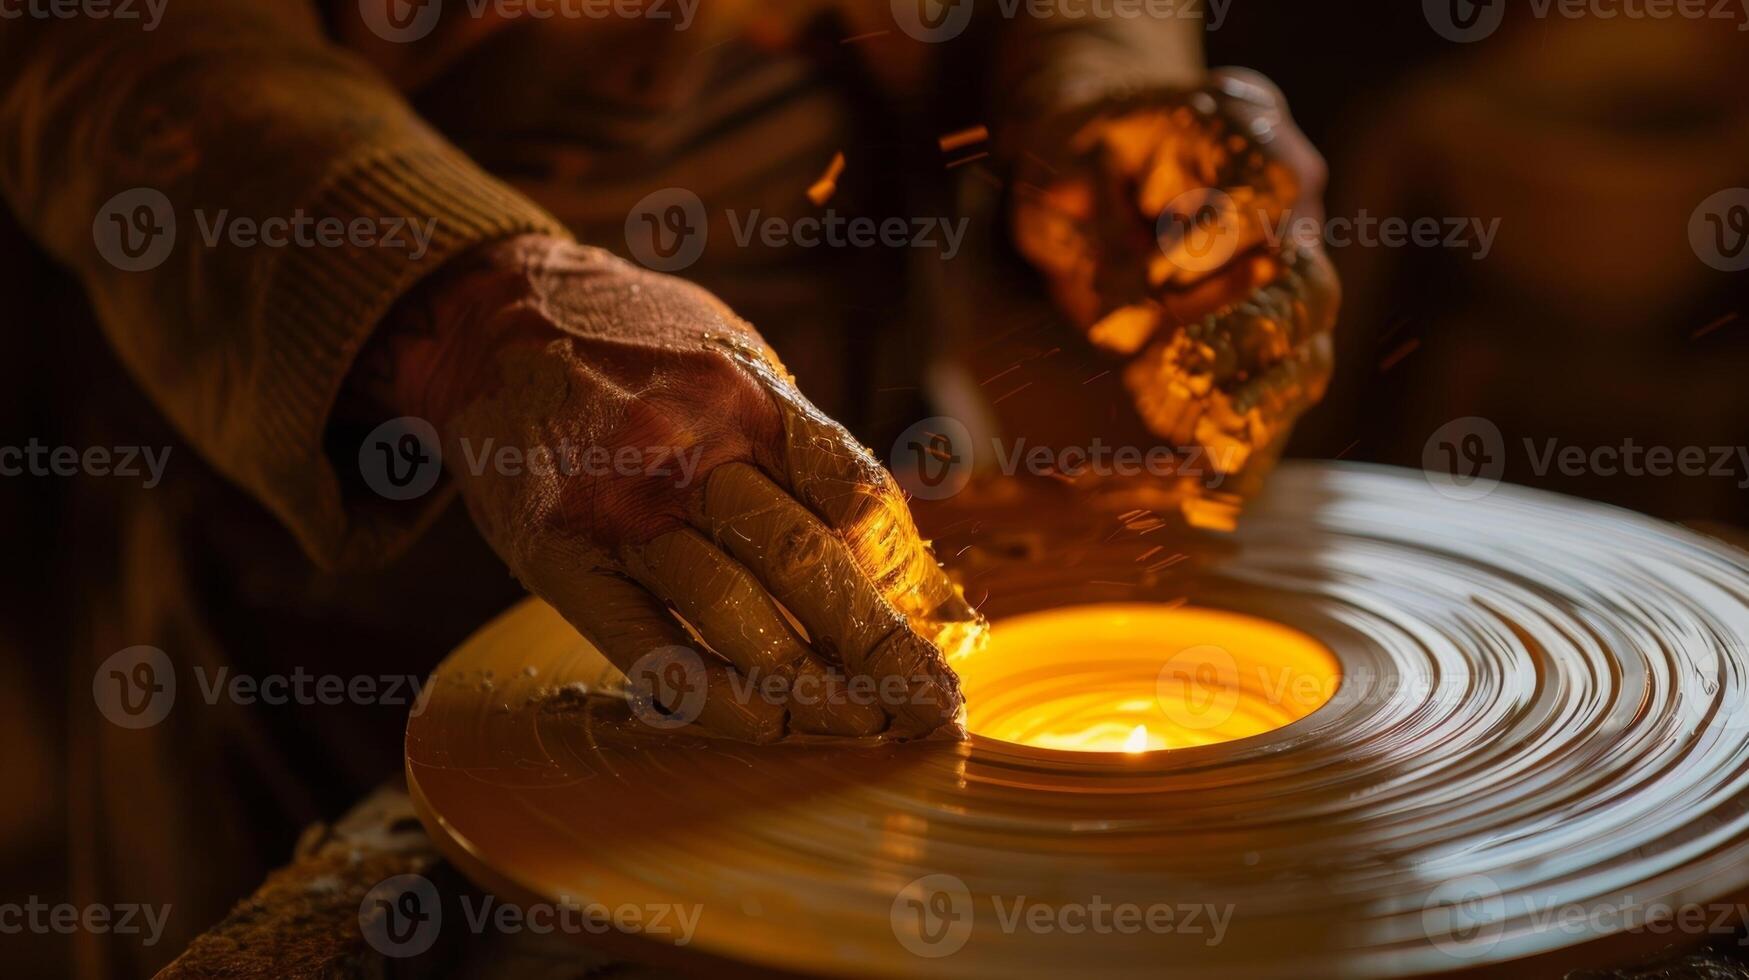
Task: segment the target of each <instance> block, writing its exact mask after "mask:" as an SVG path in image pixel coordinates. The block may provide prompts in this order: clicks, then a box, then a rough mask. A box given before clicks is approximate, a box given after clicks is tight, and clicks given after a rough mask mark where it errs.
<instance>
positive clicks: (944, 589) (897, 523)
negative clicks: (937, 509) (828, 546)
mask: <svg viewBox="0 0 1749 980" xmlns="http://www.w3.org/2000/svg"><path fill="white" fill-rule="evenodd" d="M779 404H780V406H781V410H782V412H783V415H784V434H785V440H786V447H785V454H784V458H783V461H782V462H783V465H784V476H785V477H786V478H787V479H786V480H785V482H786V483H787V486H788V489H789V491H790V493H791V494H792V495H793V496H794V497H795V499H796V500H797V501H799V502H801V503H802V504H803V505H804V506H806V507H807V508H808V509H809V510H811V511H813V513H814V514H815V516H817V517H819V518H820V519H821V520H822V521H824V522H825V523H826V525H827V526H828V527H830V528H832V529H833V530H835V531H837V532H838V534H839V536H840V537H841V538H842V539H843V541H844V544H845V547H846V548H847V549H848V550H849V552H850V557H851V559H852V560H853V561H854V562H855V563H856V566H857V568H859V569H861V571H862V573H863V575H865V576H866V577H867V579H868V580H869V581H870V582H872V583H873V584H874V586H875V588H876V589H877V590H878V591H879V592H880V594H881V596H882V597H884V598H885V599H886V600H887V601H888V602H890V603H892V605H893V606H894V607H895V608H897V609H898V610H899V611H900V612H901V613H903V614H905V615H906V616H907V617H908V618H910V620H911V621H912V623H913V625H914V626H916V627H917V629H918V631H919V632H922V633H923V634H924V635H925V636H927V637H928V638H929V639H931V640H933V641H934V642H935V643H936V644H938V645H939V646H940V647H941V648H942V651H943V653H945V654H947V655H948V656H949V657H952V656H953V655H955V654H956V653H959V652H960V651H962V650H963V649H965V648H966V647H967V646H968V645H969V644H972V643H975V642H976V641H977V640H978V639H980V638H981V637H982V635H983V632H984V627H983V620H982V617H980V616H979V615H978V613H977V611H976V610H975V609H973V608H972V606H971V604H970V603H968V602H966V600H965V598H964V597H963V596H961V594H960V591H959V590H958V589H957V588H955V587H954V584H953V582H952V581H951V580H950V579H949V578H948V576H947V573H946V572H945V571H944V570H943V569H942V567H941V565H940V563H939V562H937V561H936V560H935V554H934V552H933V550H932V549H931V548H930V547H929V544H928V543H927V542H925V541H924V540H923V538H922V536H921V535H919V534H918V533H917V524H916V522H915V521H914V520H913V519H912V517H911V508H910V506H909V505H907V504H906V502H905V496H904V494H903V492H901V491H900V489H899V485H898V483H897V482H895V481H894V480H893V476H892V474H891V473H888V472H887V469H886V467H884V466H882V465H881V464H880V461H879V460H877V459H875V457H874V454H873V453H871V452H869V451H868V450H867V449H866V448H864V447H863V446H862V445H860V444H858V443H857V442H856V440H855V439H853V438H852V437H851V435H850V433H849V432H847V431H845V429H844V428H843V427H842V426H840V425H839V424H838V423H836V422H833V421H832V420H830V419H828V418H826V417H825V416H824V415H821V414H820V413H819V412H818V411H817V410H815V409H814V408H813V407H812V406H811V405H805V404H796V403H794V402H792V401H790V400H788V399H782V398H780V399H779Z"/></svg>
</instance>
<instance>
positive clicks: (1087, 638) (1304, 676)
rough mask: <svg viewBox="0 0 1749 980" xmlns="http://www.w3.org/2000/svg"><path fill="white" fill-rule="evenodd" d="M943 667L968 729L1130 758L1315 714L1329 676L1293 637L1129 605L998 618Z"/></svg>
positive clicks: (1208, 615) (1332, 677)
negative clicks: (958, 693)
mask: <svg viewBox="0 0 1749 980" xmlns="http://www.w3.org/2000/svg"><path fill="white" fill-rule="evenodd" d="M954 668H955V669H956V670H957V671H958V672H959V675H960V681H961V683H962V684H963V685H964V689H965V693H966V724H967V727H968V728H969V729H970V730H971V731H972V732H974V733H976V734H979V735H983V736H986V737H988V738H995V739H1000V740H1002V741H1007V742H1019V743H1021V744H1024V745H1031V746H1036V747H1039V748H1046V749H1058V750H1062V751H1071V752H1126V753H1132V754H1135V753H1141V752H1151V751H1154V750H1157V749H1176V748H1186V747H1189V746H1194V745H1208V744H1212V743H1215V742H1225V741H1229V740H1231V739H1236V738H1245V737H1247V736H1251V735H1258V734H1262V733H1263V732H1267V731H1272V730H1274V729H1276V728H1280V727H1282V726H1283V725H1286V724H1289V723H1290V722H1293V721H1297V720H1298V719H1300V718H1303V717H1305V716H1306V715H1309V714H1311V713H1312V712H1313V711H1316V710H1317V709H1318V708H1320V707H1322V706H1323V705H1324V703H1325V702H1327V701H1329V700H1330V697H1331V695H1333V694H1334V693H1335V690H1336V685H1337V683H1338V682H1339V680H1340V677H1341V671H1340V668H1339V667H1338V665H1337V663H1336V659H1335V657H1334V656H1332V655H1331V653H1330V652H1329V651H1328V650H1327V649H1325V647H1324V646H1323V645H1322V644H1320V643H1319V642H1317V641H1316V640H1314V639H1312V638H1311V637H1309V636H1306V635H1305V634H1303V633H1301V632H1299V631H1297V630H1294V629H1290V628H1288V627H1286V626H1282V625H1279V624H1277V623H1271V622H1268V621H1266V620H1262V619H1257V618H1254V617H1251V616H1245V615H1241V614H1238V613H1231V612H1225V611H1220V610H1213V609H1194V608H1185V607H1179V608H1167V607H1163V606H1157V605H1145V604H1139V603H1136V604H1109V605H1090V606H1073V607H1069V608H1065V609H1056V610H1049V611H1046V612H1038V613H1029V614H1027V615H1023V616H1015V617H1012V618H1009V619H1004V620H1001V621H999V622H997V623H996V624H995V625H994V626H993V627H992V629H991V635H990V642H989V645H988V646H987V647H986V648H985V649H983V650H982V651H979V652H978V653H975V654H970V655H967V656H965V657H963V658H958V659H956V660H955V661H954Z"/></svg>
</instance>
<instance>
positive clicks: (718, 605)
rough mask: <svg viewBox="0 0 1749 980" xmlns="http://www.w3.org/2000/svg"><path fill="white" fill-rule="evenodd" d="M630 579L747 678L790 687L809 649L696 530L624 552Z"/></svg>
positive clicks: (743, 573)
mask: <svg viewBox="0 0 1749 980" xmlns="http://www.w3.org/2000/svg"><path fill="white" fill-rule="evenodd" d="M625 552H626V553H625V555H624V556H623V560H624V562H625V567H626V572H627V573H628V574H629V575H631V577H632V578H633V579H635V580H637V582H638V583H639V584H641V585H643V586H644V587H645V588H646V589H648V590H649V591H650V592H652V593H654V594H655V595H656V597H657V598H659V599H662V600H664V601H666V602H667V603H668V604H669V605H670V606H673V607H674V609H675V611H677V612H679V613H680V615H681V617H682V618H683V619H685V620H686V621H687V622H688V623H690V624H691V625H692V628H693V629H695V630H697V631H698V635H699V636H701V637H703V638H704V641H705V642H706V643H707V644H709V645H710V648H711V649H712V650H714V651H716V652H717V653H718V654H721V655H722V657H723V658H724V659H725V660H727V661H729V663H731V664H733V665H734V666H735V669H736V670H738V671H740V672H741V673H742V674H745V675H747V676H748V677H750V678H753V679H754V680H756V681H760V682H764V681H766V680H767V679H769V678H773V677H775V678H778V680H779V682H780V683H784V684H787V682H788V680H789V678H790V677H791V676H792V675H793V674H794V673H795V670H796V668H797V666H798V665H800V663H801V662H802V661H803V660H805V659H807V657H808V648H807V646H806V645H805V644H804V643H803V642H802V638H801V637H799V636H797V635H796V633H795V631H794V630H793V629H791V628H790V625H789V623H788V622H787V621H785V620H784V618H783V614H782V613H781V612H779V611H778V609H777V607H776V606H775V605H774V604H773V603H772V600H771V596H769V595H768V594H767V593H766V591H765V588H764V587H763V586H761V585H760V584H759V582H758V580H757V579H755V578H754V577H753V576H752V575H751V574H750V573H749V572H748V571H747V569H746V568H745V567H743V566H742V565H741V564H740V563H738V562H736V561H735V560H734V559H733V558H730V557H729V556H728V555H726V554H724V553H723V552H722V551H721V549H719V548H717V546H716V545H714V544H711V543H710V542H709V541H707V540H705V537H704V535H702V534H699V533H698V532H697V531H695V530H693V529H691V528H680V529H677V530H673V531H668V532H665V533H663V534H660V535H658V536H656V537H655V538H652V539H651V540H649V541H646V542H644V543H643V544H641V545H637V546H635V547H630V548H626V549H625Z"/></svg>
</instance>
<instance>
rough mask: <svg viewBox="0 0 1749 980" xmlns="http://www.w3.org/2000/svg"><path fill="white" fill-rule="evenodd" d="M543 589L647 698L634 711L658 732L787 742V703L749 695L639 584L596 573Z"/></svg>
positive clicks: (571, 576) (636, 693) (637, 692)
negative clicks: (693, 730)
mask: <svg viewBox="0 0 1749 980" xmlns="http://www.w3.org/2000/svg"><path fill="white" fill-rule="evenodd" d="M541 585H542V587H541V588H540V589H539V590H538V591H539V592H540V594H541V595H542V597H543V598H545V599H546V600H547V602H548V603H550V604H551V605H552V606H553V608H555V609H557V610H558V611H559V613H560V615H562V616H564V617H565V619H566V620H568V621H569V622H570V623H571V625H572V626H574V627H576V628H577V631H578V632H579V633H581V634H583V636H584V637H585V638H586V639H588V640H589V642H591V643H593V644H594V645H595V647H596V648H597V649H599V650H600V651H601V652H602V654H603V655H604V656H605V657H607V659H608V661H609V662H611V663H612V664H613V665H614V666H615V667H618V668H619V669H620V670H621V671H622V672H623V673H625V675H626V679H627V681H628V683H629V685H630V687H631V689H632V692H633V697H634V701H636V700H637V699H638V698H639V697H640V696H643V697H647V698H648V701H646V702H644V703H643V704H641V705H640V704H634V707H633V710H634V714H637V715H638V716H639V718H640V719H641V720H643V721H645V722H646V723H647V724H650V725H651V726H652V727H654V728H657V729H660V730H670V729H672V730H682V729H685V728H686V727H687V726H688V725H697V726H698V727H699V728H701V729H703V730H705V731H708V732H709V733H711V734H713V735H718V736H722V737H725V738H733V739H739V740H741V741H746V742H760V743H763V742H770V741H774V740H776V739H778V738H781V737H783V734H784V730H785V729H784V707H783V705H782V704H781V703H774V702H772V701H770V700H767V699H766V698H763V697H760V696H757V694H754V695H751V696H747V694H748V690H747V688H746V686H745V684H744V683H742V682H740V679H739V678H737V677H736V675H735V674H734V673H733V671H732V670H731V668H730V667H729V666H728V665H727V664H724V663H722V662H721V661H718V660H716V659H715V658H714V657H711V656H709V655H707V654H705V653H701V652H700V651H698V650H697V644H695V643H694V642H693V641H692V638H691V637H689V636H688V635H687V634H686V631H685V630H683V629H681V627H680V624H679V623H677V622H675V620H674V617H673V615H672V614H671V613H669V611H668V608H667V607H666V606H665V605H663V604H662V602H661V601H660V600H658V599H657V598H656V597H655V596H653V595H651V594H650V593H649V592H648V591H646V590H645V589H643V588H642V587H640V586H639V585H638V584H637V583H635V582H632V581H630V580H629V579H626V578H623V577H621V576H619V575H617V574H614V573H611V572H602V571H590V572H581V573H572V574H569V575H565V576H561V577H557V578H556V580H555V581H554V582H552V583H547V582H543V583H541ZM651 702H653V704H652V703H651ZM652 707H655V708H657V709H658V710H654V711H652V710H650V709H651V708H652Z"/></svg>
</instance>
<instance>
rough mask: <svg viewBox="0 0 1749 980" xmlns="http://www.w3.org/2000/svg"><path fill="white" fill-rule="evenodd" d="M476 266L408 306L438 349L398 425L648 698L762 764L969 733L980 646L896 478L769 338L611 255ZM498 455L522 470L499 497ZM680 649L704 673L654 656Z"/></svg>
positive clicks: (425, 347) (416, 379) (555, 250)
mask: <svg viewBox="0 0 1749 980" xmlns="http://www.w3.org/2000/svg"><path fill="white" fill-rule="evenodd" d="M470 258H471V260H472V261H467V260H464V262H463V263H461V264H460V267H459V268H454V269H451V270H446V271H445V272H444V273H441V274H440V276H439V277H438V281H437V282H434V283H431V284H428V285H427V286H426V287H422V289H421V290H420V292H419V293H417V294H416V295H415V296H414V297H410V298H409V301H407V302H404V303H403V307H404V308H406V307H409V306H411V308H412V310H413V313H412V314H411V315H413V316H414V317H416V318H419V319H422V320H424V321H425V323H424V325H423V326H424V328H425V329H424V330H423V331H421V330H420V328H419V327H415V328H413V332H414V333H419V332H423V333H425V334H426V335H427V336H429V337H431V338H432V340H431V341H430V342H429V343H424V344H413V345H410V347H411V349H412V350H415V351H417V353H409V354H403V355H400V356H399V360H400V362H401V364H400V367H399V369H398V371H397V373H398V374H400V375H404V376H405V378H407V379H411V380H409V381H403V382H398V383H397V384H396V385H395V387H396V389H397V390H398V391H400V392H401V394H400V395H399V396H397V398H396V401H397V403H398V404H399V405H400V406H401V407H403V408H404V409H405V411H404V414H420V415H423V416H424V417H426V418H428V419H430V420H431V421H432V422H434V423H435V424H436V425H437V426H438V429H439V431H440V433H441V435H442V438H443V441H444V445H443V451H444V458H445V461H446V464H447V466H448V469H449V470H450V472H451V474H452V476H454V477H455V478H456V479H457V480H458V482H459V483H460V486H461V493H462V496H463V497H464V498H465V499H466V501H467V504H468V509H469V511H470V512H471V513H472V515H473V517H474V520H475V522H476V523H477V524H478V526H479V528H480V529H481V531H482V532H483V533H484V535H485V537H486V539H487V540H488V541H489V542H490V543H491V544H492V546H493V547H494V548H495V549H496V550H497V552H498V554H499V555H500V556H502V557H503V558H504V560H505V562H507V563H508V564H509V566H510V568H511V570H512V571H513V572H515V574H516V575H517V576H518V577H519V578H520V579H521V580H522V582H523V583H524V584H525V585H526V586H527V587H528V588H529V589H530V590H531V591H532V592H534V593H536V594H537V595H539V596H541V597H542V598H544V599H546V600H547V601H548V602H549V603H551V604H552V605H553V606H554V607H555V608H556V609H557V610H558V611H559V612H560V613H561V614H563V615H564V616H565V618H566V619H567V620H569V621H570V622H571V623H572V625H574V626H576V627H577V629H578V630H579V631H580V632H582V633H583V635H585V636H586V637H588V638H589V639H590V640H591V641H592V642H594V643H595V644H596V645H597V646H598V647H599V648H600V649H601V650H602V652H603V653H605V654H606V655H607V657H608V658H609V659H610V660H612V661H613V662H614V663H615V664H616V665H617V666H619V667H620V668H621V669H622V670H624V671H626V673H627V674H628V676H629V677H630V679H631V681H632V684H633V688H634V690H638V689H640V688H642V689H644V690H645V691H646V693H650V694H653V696H654V698H655V700H656V701H657V702H659V703H661V704H662V707H663V709H665V710H667V711H671V712H673V713H674V714H675V715H677V716H679V720H683V721H691V720H696V722H697V724H698V725H699V726H700V727H701V728H703V729H706V730H708V731H711V732H714V733H716V734H721V735H728V736H731V737H737V738H742V739H747V740H752V741H769V740H771V739H775V738H778V737H781V736H782V735H784V734H785V733H786V732H807V733H819V734H840V735H869V734H874V733H877V732H888V733H891V734H894V735H898V736H907V735H921V734H925V733H928V732H932V731H934V730H936V729H938V728H941V727H942V726H944V725H946V724H948V723H950V722H951V721H952V720H953V719H954V718H955V715H956V713H957V711H958V709H959V707H960V694H959V689H958V682H957V679H956V678H955V677H954V675H953V673H952V671H951V670H949V669H948V667H947V666H946V663H945V662H944V659H943V654H942V649H943V648H954V647H956V646H957V645H959V644H961V643H963V642H969V641H970V640H971V639H972V638H973V637H975V636H976V635H977V633H978V632H979V631H980V630H981V623H979V621H978V619H977V616H976V614H975V613H974V612H973V611H972V610H971V608H970V607H969V606H968V605H967V604H966V603H965V601H964V600H963V599H962V598H961V597H960V596H959V595H958V593H956V592H955V590H954V587H953V586H952V584H950V583H949V582H948V580H947V577H946V576H945V575H944V574H943V572H942V570H941V569H940V567H939V566H938V565H937V564H936V563H935V560H934V557H933V555H931V553H930V552H929V549H928V547H927V546H926V545H925V544H924V542H923V541H922V540H921V539H920V538H919V537H918V535H917V531H916V528H915V526H914V525H913V523H912V520H911V515H910V512H909V510H908V509H907V507H906V505H905V501H904V499H903V497H902V496H901V495H900V493H899V491H898V488H897V487H896V486H895V485H894V483H893V481H892V478H891V477H890V476H889V475H888V474H887V472H886V470H884V469H883V468H882V467H881V466H880V465H879V463H877V462H876V461H875V460H874V458H873V457H872V456H871V455H870V454H869V453H868V452H867V451H866V450H865V449H863V448H862V447H861V446H860V445H859V444H858V443H857V442H856V441H855V440H854V439H852V438H851V436H850V435H849V434H848V433H847V432H846V431H845V430H844V429H843V428H841V427H840V426H839V425H838V424H837V423H835V422H833V421H831V420H830V419H828V418H826V417H825V416H823V415H822V414H820V412H819V410H818V409H816V408H814V407H813V406H812V405H810V404H809V403H808V401H807V400H806V399H805V398H803V397H802V395H801V394H800V393H799V392H798V391H796V389H795V387H794V386H793V385H792V384H791V383H790V380H789V378H788V376H787V375H786V374H785V372H784V370H783V368H782V366H781V365H780V364H779V363H778V361H777V358H776V356H775V355H774V354H773V353H772V352H771V351H770V350H769V349H768V348H767V347H766V346H765V344H764V342H763V341H762V340H761V339H760V337H759V334H758V333H757V332H755V331H754V330H753V328H752V327H751V326H749V325H748V324H747V323H745V322H743V321H742V320H740V319H738V318H737V317H736V316H735V315H734V314H733V313H731V312H730V311H729V310H728V309H727V308H726V307H724V306H723V304H722V303H721V302H720V301H719V300H717V299H716V298H715V297H713V296H711V295H710V294H709V293H707V292H706V291H704V290H702V289H699V288H698V287H696V286H693V285H691V284H690V283H687V282H684V281H682V280H679V279H675V278H672V277H670V276H665V275H659V274H656V273H652V272H648V271H646V270H643V269H640V268H638V267H635V266H632V265H630V264H628V263H626V262H623V261H620V260H619V259H617V258H614V257H613V256H611V255H609V254H608V253H606V252H603V251H601V250H599V249H594V248H586V247H581V246H578V245H574V244H571V243H569V242H564V241H560V240H556V239H550V238H542V237H535V236H530V237H524V238H519V239H514V240H511V241H509V242H504V243H501V244H499V245H496V246H492V247H490V248H488V249H486V250H484V252H483V253H481V254H477V255H475V256H472V257H470ZM499 447H514V448H516V449H519V450H521V452H522V454H523V455H524V456H526V457H527V459H528V462H527V463H526V464H525V465H523V466H520V467H517V468H516V469H515V471H504V470H503V468H502V467H499V466H496V465H494V464H493V463H492V462H491V457H489V456H485V455H484V454H485V453H487V452H489V451H491V452H495V451H496V450H497V449H498V448H499ZM482 459H484V460H485V462H484V464H483V465H482V464H481V463H480V461H481V460H482ZM780 607H781V608H780ZM786 612H787V613H788V614H790V615H793V617H794V620H795V621H797V622H799V623H800V626H801V628H800V630H798V629H797V628H796V627H795V626H794V625H792V623H791V621H790V619H789V618H788V617H787V616H786ZM676 614H678V617H680V618H681V619H684V622H685V626H683V625H682V623H681V621H680V619H677V618H676ZM688 626H689V627H690V628H691V630H693V631H695V632H696V634H697V636H698V637H700V638H702V639H703V641H704V644H705V645H707V646H708V649H705V648H703V647H701V646H700V644H698V643H697V642H696V641H695V640H693V639H691V638H690V637H689V634H688V632H687V628H686V627H688ZM803 631H805V633H804V632H803ZM676 647H679V648H692V649H693V650H696V651H697V654H681V655H680V657H679V659H678V660H677V659H675V658H673V657H671V656H669V655H667V654H663V653H659V652H660V651H665V650H671V649H672V648H676ZM652 654H655V655H654V656H652ZM695 657H697V658H702V663H703V665H705V667H704V670H703V671H702V672H699V671H697V670H696V667H697V665H698V664H699V663H700V660H699V659H694V658H695ZM677 664H678V666H677ZM677 671H678V673H676V672H677ZM700 673H702V674H703V675H704V676H702V677H701V676H700ZM701 685H702V686H703V689H704V690H706V691H707V693H706V694H705V696H704V697H703V699H702V701H700V700H698V699H697V698H696V697H691V696H690V695H689V691H691V690H697V689H699V688H700V686H701ZM662 720H663V721H664V722H667V721H669V720H671V719H669V718H666V717H664V718H663V719H662Z"/></svg>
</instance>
